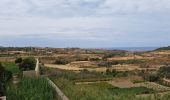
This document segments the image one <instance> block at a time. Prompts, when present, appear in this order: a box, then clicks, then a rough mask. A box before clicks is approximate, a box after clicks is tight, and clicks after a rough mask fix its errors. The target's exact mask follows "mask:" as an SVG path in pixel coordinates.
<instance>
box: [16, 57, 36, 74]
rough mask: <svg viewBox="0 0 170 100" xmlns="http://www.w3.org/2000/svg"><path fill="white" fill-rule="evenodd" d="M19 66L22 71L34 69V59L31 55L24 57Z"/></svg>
mask: <svg viewBox="0 0 170 100" xmlns="http://www.w3.org/2000/svg"><path fill="white" fill-rule="evenodd" d="M19 66H20V69H21V70H23V71H26V70H34V69H35V66H36V60H35V58H33V57H28V58H25V59H23V60H22V63H21V64H20V65H19Z"/></svg>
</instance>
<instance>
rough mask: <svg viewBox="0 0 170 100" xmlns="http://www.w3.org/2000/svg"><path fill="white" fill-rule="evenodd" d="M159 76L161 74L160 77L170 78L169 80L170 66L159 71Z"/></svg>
mask: <svg viewBox="0 0 170 100" xmlns="http://www.w3.org/2000/svg"><path fill="white" fill-rule="evenodd" d="M158 74H159V76H160V77H168V78H170V65H167V66H164V67H161V68H160V69H159V70H158Z"/></svg>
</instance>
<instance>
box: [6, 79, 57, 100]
mask: <svg viewBox="0 0 170 100" xmlns="http://www.w3.org/2000/svg"><path fill="white" fill-rule="evenodd" d="M6 94H7V100H55V98H56V96H55V95H56V93H55V90H54V89H53V88H52V87H51V86H50V85H49V83H48V81H47V80H45V79H44V78H22V79H21V81H20V83H19V84H18V85H17V86H13V85H11V86H8V87H7V92H6Z"/></svg>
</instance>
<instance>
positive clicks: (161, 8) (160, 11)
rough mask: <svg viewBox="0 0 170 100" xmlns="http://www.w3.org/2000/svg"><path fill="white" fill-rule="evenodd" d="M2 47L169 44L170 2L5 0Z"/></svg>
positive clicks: (0, 18) (0, 0) (1, 0)
mask: <svg viewBox="0 0 170 100" xmlns="http://www.w3.org/2000/svg"><path fill="white" fill-rule="evenodd" d="M0 45H2V46H42V47H47V46H48V47H90V48H91V47H147V46H152V47H155V46H156V47H158V46H168V45H170V0H0Z"/></svg>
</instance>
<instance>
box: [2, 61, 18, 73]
mask: <svg viewBox="0 0 170 100" xmlns="http://www.w3.org/2000/svg"><path fill="white" fill-rule="evenodd" d="M2 65H3V66H4V67H5V69H6V70H7V71H10V72H12V73H13V74H16V73H18V72H19V66H18V65H17V64H15V62H3V63H2Z"/></svg>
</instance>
